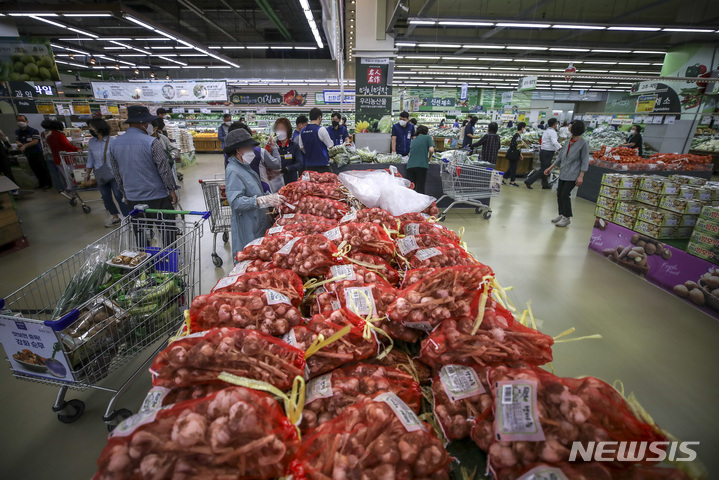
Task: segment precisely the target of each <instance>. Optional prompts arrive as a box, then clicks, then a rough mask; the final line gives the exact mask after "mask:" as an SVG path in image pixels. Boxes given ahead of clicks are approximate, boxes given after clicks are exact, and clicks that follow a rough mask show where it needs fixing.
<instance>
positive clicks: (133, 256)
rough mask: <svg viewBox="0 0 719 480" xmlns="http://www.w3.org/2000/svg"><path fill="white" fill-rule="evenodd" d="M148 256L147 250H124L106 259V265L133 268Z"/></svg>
mask: <svg viewBox="0 0 719 480" xmlns="http://www.w3.org/2000/svg"><path fill="white" fill-rule="evenodd" d="M148 258H150V254H149V253H147V252H134V251H131V250H124V251H122V252H120V253H119V254H117V255H115V256H114V257H112V258H111V259H110V260H108V261H107V264H108V265H112V266H113V267H119V268H127V269H133V268H135V267H137V266H138V265H140V264H141V263H142V262H144V261H145V260H147V259H148Z"/></svg>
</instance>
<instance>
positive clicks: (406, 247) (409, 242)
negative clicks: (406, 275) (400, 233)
mask: <svg viewBox="0 0 719 480" xmlns="http://www.w3.org/2000/svg"><path fill="white" fill-rule="evenodd" d="M397 248H399V253H401V254H402V255H407V254H408V253H409V252H413V251H415V250H417V249H418V248H419V245H417V237H416V236H414V235H408V236H406V237H404V238H400V239H399V240H397Z"/></svg>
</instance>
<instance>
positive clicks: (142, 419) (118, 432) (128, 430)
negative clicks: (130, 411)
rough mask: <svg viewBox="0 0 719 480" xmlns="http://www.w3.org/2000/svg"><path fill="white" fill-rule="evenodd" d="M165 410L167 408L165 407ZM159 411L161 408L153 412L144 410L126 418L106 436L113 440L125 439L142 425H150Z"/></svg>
mask: <svg viewBox="0 0 719 480" xmlns="http://www.w3.org/2000/svg"><path fill="white" fill-rule="evenodd" d="M165 408H167V407H165ZM160 410H163V409H162V408H156V409H154V410H145V411H140V412H139V413H137V414H135V415H133V416H131V417H130V418H126V419H125V420H123V421H122V422H120V424H119V425H118V426H117V427H115V429H114V430H113V431H112V432H110V434H109V435H108V436H107V437H108V438H115V437H127V436H128V435H130V434H132V432H134V431H135V430H137V429H138V428H139V427H141V426H142V425H146V424H148V423H152V422H154V421H155V417H156V416H157V412H159V411H160Z"/></svg>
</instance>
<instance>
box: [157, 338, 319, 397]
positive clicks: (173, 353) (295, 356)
mask: <svg viewBox="0 0 719 480" xmlns="http://www.w3.org/2000/svg"><path fill="white" fill-rule="evenodd" d="M150 372H151V373H152V384H153V385H155V386H160V387H167V388H175V387H188V386H190V385H197V384H202V383H220V384H222V383H223V382H222V381H221V380H218V379H217V376H218V375H219V374H220V373H222V372H227V373H231V374H233V375H237V376H238V377H247V378H251V379H254V380H262V381H263V382H267V383H269V384H270V385H274V386H275V387H277V388H279V389H280V390H288V389H289V388H290V387H291V386H292V381H293V379H294V378H295V377H296V376H297V375H300V376H302V375H304V373H305V354H304V352H303V351H302V350H300V349H298V348H295V347H293V346H291V345H288V344H287V342H284V341H283V340H281V339H279V338H275V337H271V336H269V335H266V334H264V333H261V332H257V331H253V330H245V329H241V328H229V327H225V328H213V329H212V330H207V331H205V332H200V333H195V334H192V335H188V336H186V337H182V338H180V339H179V340H175V341H174V342H172V343H171V344H169V345H168V346H167V347H166V348H165V349H164V350H163V351H161V352H160V353H159V354H158V355H157V357H155V360H154V361H153V362H152V367H151V369H150Z"/></svg>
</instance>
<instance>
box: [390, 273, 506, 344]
mask: <svg viewBox="0 0 719 480" xmlns="http://www.w3.org/2000/svg"><path fill="white" fill-rule="evenodd" d="M493 275H494V272H492V269H491V268H489V267H488V266H486V265H482V264H477V265H473V266H460V267H449V268H440V269H437V270H436V271H434V272H432V273H430V274H429V275H427V276H425V277H424V278H422V280H420V281H418V282H416V283H414V284H413V285H411V286H409V287H407V288H405V289H404V290H401V291H400V293H399V295H398V297H397V300H395V301H394V302H393V303H392V305H390V306H389V308H388V309H387V316H388V317H389V318H390V320H393V321H395V322H400V323H402V324H403V325H405V326H407V327H411V328H418V329H420V330H426V331H431V330H433V329H434V327H436V326H437V325H439V324H440V323H441V322H442V321H444V320H447V319H459V318H475V317H476V316H477V308H478V305H479V298H480V296H481V294H482V290H481V287H482V285H483V284H484V281H485V280H484V278H485V277H486V276H493Z"/></svg>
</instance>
